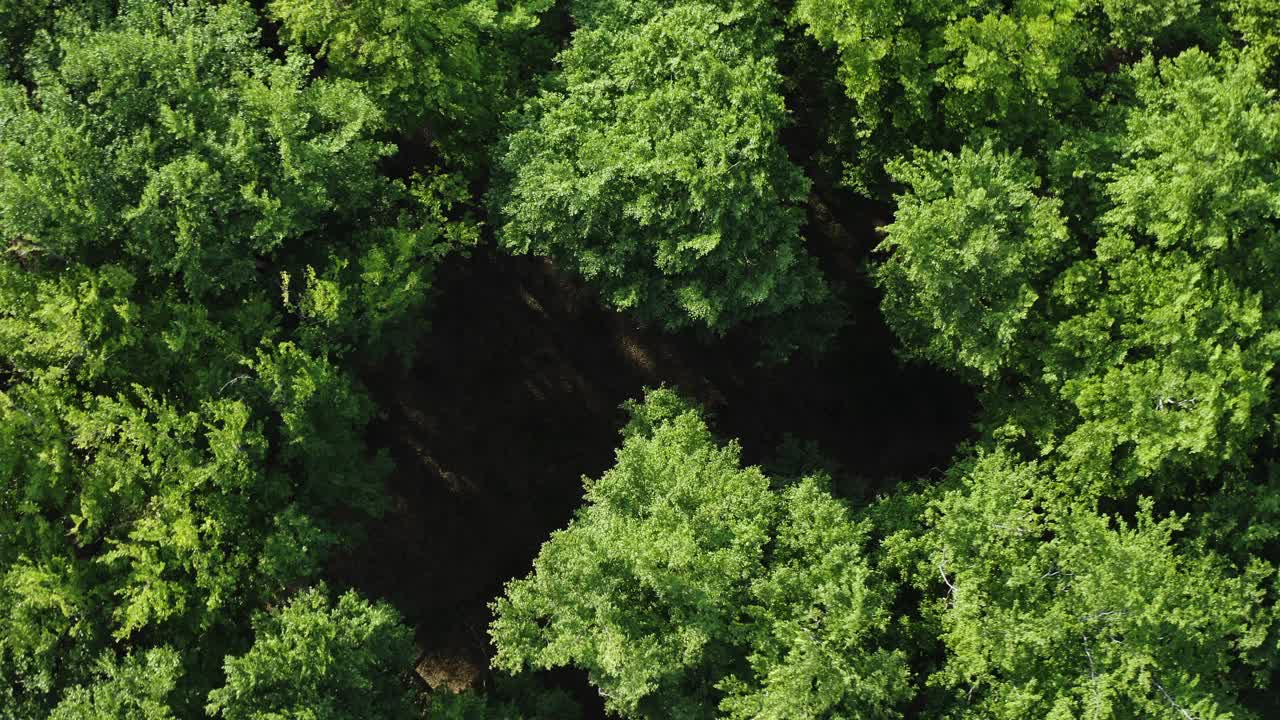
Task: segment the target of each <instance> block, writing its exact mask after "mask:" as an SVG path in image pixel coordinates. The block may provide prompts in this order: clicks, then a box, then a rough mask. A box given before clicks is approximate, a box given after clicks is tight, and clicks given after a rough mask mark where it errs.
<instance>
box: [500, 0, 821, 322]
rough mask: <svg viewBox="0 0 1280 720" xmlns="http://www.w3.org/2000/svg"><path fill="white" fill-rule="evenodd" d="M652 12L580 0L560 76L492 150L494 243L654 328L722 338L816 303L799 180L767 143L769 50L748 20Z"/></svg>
mask: <svg viewBox="0 0 1280 720" xmlns="http://www.w3.org/2000/svg"><path fill="white" fill-rule="evenodd" d="M598 5H600V4H598ZM645 7H650V6H649V5H646V6H645ZM751 9H754V10H755V11H756V12H763V10H760V9H758V8H748V10H751ZM652 10H653V13H652V14H651V15H650V16H647V17H645V18H644V19H641V20H636V21H635V22H621V21H618V20H610V19H609V18H612V17H614V16H613V12H614V10H613V6H612V5H609V4H602V5H601V7H595V6H592V5H588V6H587V12H588V15H587V17H588V18H589V21H588V22H587V24H584V25H583V26H582V27H580V28H579V29H578V30H577V31H576V32H575V33H574V36H573V42H572V45H571V46H570V48H569V49H568V50H566V51H565V52H564V53H562V54H561V56H560V58H559V61H560V63H561V65H562V67H563V70H562V72H561V73H560V74H559V75H558V76H557V77H556V78H555V80H554V83H553V87H552V88H551V89H549V90H547V91H546V92H543V93H542V94H541V95H539V97H538V98H537V99H535V100H534V101H532V102H531V103H530V104H529V105H528V106H527V108H526V109H525V110H524V111H523V112H522V113H521V114H520V116H519V119H518V120H517V124H516V127H515V129H514V131H513V132H512V134H511V136H510V137H509V138H508V139H507V140H506V141H505V143H504V145H503V147H502V149H501V151H500V158H499V160H498V170H499V178H498V180H497V181H496V182H497V187H496V189H495V192H494V194H493V207H494V210H495V213H496V214H497V216H498V217H499V218H500V228H499V232H500V239H501V242H502V244H503V245H504V246H505V247H506V248H508V249H510V250H512V251H515V252H533V253H539V254H545V255H550V256H551V257H553V258H555V259H556V260H557V261H558V262H560V263H563V264H564V265H565V266H567V267H568V268H570V269H572V270H573V271H575V272H577V273H579V274H581V275H582V276H583V277H585V278H586V279H588V280H589V281H591V282H592V283H593V284H594V285H596V286H597V287H599V288H600V290H601V292H602V293H603V295H604V299H605V301H606V302H607V303H608V304H610V305H612V306H614V307H616V308H619V309H623V310H627V311H629V312H631V313H633V314H635V315H636V316H637V317H639V318H640V319H642V320H644V321H647V322H656V323H659V324H661V325H662V326H664V327H666V328H668V329H679V328H683V327H689V326H694V327H700V328H705V329H710V330H712V331H714V332H717V333H723V332H724V331H725V330H727V329H728V328H730V327H732V326H734V325H736V324H739V323H741V322H744V321H747V320H751V319H754V318H761V317H768V316H776V315H778V314H780V313H783V312H785V311H788V310H791V309H794V308H799V307H812V306H813V305H814V304H816V303H820V302H822V301H823V300H824V299H825V298H826V296H827V291H826V288H825V285H824V283H823V281H822V278H821V275H820V273H819V271H818V269H817V266H816V263H815V262H814V261H813V260H812V259H811V258H810V257H809V256H808V255H806V253H805V250H804V245H803V241H802V238H801V236H800V226H801V224H802V223H803V220H804V214H803V211H802V210H801V208H800V207H799V204H800V203H801V202H802V201H803V200H804V198H805V194H806V192H807V190H808V182H807V181H806V180H805V178H804V176H803V174H802V173H801V172H800V170H799V169H798V168H797V167H796V166H795V165H793V164H792V163H791V162H790V161H789V160H788V158H787V155H786V152H785V150H784V149H783V148H782V146H781V145H780V144H779V142H778V132H779V130H780V129H781V127H782V126H783V124H784V122H785V118H786V109H785V106H784V105H783V100H782V97H781V96H780V95H779V93H778V84H779V81H780V78H779V76H778V74H777V71H776V69H775V68H774V60H773V57H772V56H771V55H769V54H768V47H769V44H765V45H764V46H763V47H761V46H759V45H754V44H751V42H749V41H752V40H753V39H754V40H753V41H754V42H759V38H758V37H757V33H754V32H752V29H753V27H754V25H753V23H756V22H762V21H761V20H758V19H756V18H755V17H753V16H751V15H750V14H747V11H746V10H744V11H735V12H726V11H723V10H721V9H720V8H718V7H716V6H714V5H710V4H705V3H697V4H692V5H689V4H677V5H671V6H668V5H667V4H664V3H654V4H652ZM619 12H621V11H619ZM623 17H629V16H627V15H623ZM740 26H741V27H740Z"/></svg>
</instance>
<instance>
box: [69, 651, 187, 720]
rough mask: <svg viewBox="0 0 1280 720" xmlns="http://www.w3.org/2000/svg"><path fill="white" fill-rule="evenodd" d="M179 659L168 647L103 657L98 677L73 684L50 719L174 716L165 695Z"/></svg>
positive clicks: (140, 719)
mask: <svg viewBox="0 0 1280 720" xmlns="http://www.w3.org/2000/svg"><path fill="white" fill-rule="evenodd" d="M181 668H182V661H181V660H180V659H179V658H178V653H177V652H175V651H174V650H173V649H171V648H167V647H165V648H156V649H154V650H148V651H147V653H146V654H145V655H143V656H142V657H138V656H134V655H131V656H128V657H125V658H123V659H121V660H118V661H117V660H116V659H114V658H111V657H110V656H107V657H104V658H103V659H102V660H101V661H100V662H99V664H98V673H99V678H98V680H97V681H96V682H95V683H94V684H93V685H90V686H88V687H76V688H73V689H72V690H71V691H70V692H69V693H67V695H66V697H64V698H63V700H62V702H60V703H58V706H57V707H56V708H54V710H53V714H52V715H50V716H49V718H50V720H174V717H175V716H174V714H173V712H172V709H171V708H170V706H169V699H168V696H169V695H170V694H172V693H173V690H174V685H175V683H176V681H177V678H178V675H179V674H180V673H181Z"/></svg>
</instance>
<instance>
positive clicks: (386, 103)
mask: <svg viewBox="0 0 1280 720" xmlns="http://www.w3.org/2000/svg"><path fill="white" fill-rule="evenodd" d="M550 5H551V2H550V1H549V0H531V1H526V0H519V1H517V2H514V3H511V2H503V3H498V2H496V1H495V0H488V1H487V2H486V1H481V2H475V1H472V0H468V1H466V2H463V1H462V0H396V1H395V2H376V1H374V0H357V1H356V2H340V1H338V0H273V2H271V3H270V6H269V7H270V13H271V15H272V16H273V17H275V18H277V19H278V20H279V21H280V23H281V27H282V30H283V37H284V39H285V40H287V41H288V42H290V43H293V44H298V45H303V46H306V47H311V48H315V52H316V54H317V56H318V57H321V58H323V59H324V60H325V61H326V63H327V64H328V67H329V72H330V73H331V74H334V75H336V76H339V77H345V78H352V79H356V80H360V81H361V82H362V83H363V84H365V85H366V86H367V87H368V88H369V91H370V93H371V94H372V95H373V97H374V98H376V99H377V101H378V103H379V104H380V105H381V106H382V107H383V108H384V109H385V110H386V112H387V113H388V115H389V116H390V119H391V124H392V126H393V127H395V128H397V129H399V130H401V131H402V132H403V133H404V134H406V135H408V134H412V133H414V132H416V131H417V130H418V129H419V125H420V124H422V123H424V122H425V123H427V124H428V132H431V133H433V134H435V135H442V136H444V137H443V138H442V141H439V142H437V144H436V149H437V150H438V151H439V152H442V153H444V154H445V155H447V156H450V157H451V158H453V159H462V160H465V159H467V156H468V155H471V156H474V155H480V154H482V153H480V152H478V151H479V150H480V149H481V147H482V146H484V145H486V144H487V143H489V142H491V141H492V137H491V136H492V134H493V132H494V131H495V130H496V127H497V120H498V117H499V116H500V114H501V113H502V112H503V111H505V110H506V109H508V107H509V106H510V104H511V103H512V101H513V100H514V97H513V96H514V95H515V94H516V93H517V89H516V88H515V87H514V86H513V85H514V83H515V81H516V80H517V78H518V74H519V69H518V66H519V64H520V63H521V62H523V61H525V60H526V58H525V57H521V55H522V52H521V51H522V50H523V48H522V47H521V41H520V39H519V38H518V34H519V33H522V32H526V31H528V30H530V29H532V28H533V27H535V26H536V25H537V23H538V18H537V16H538V14H539V13H541V12H544V11H546V10H547V8H548V7H550ZM433 139H437V138H433Z"/></svg>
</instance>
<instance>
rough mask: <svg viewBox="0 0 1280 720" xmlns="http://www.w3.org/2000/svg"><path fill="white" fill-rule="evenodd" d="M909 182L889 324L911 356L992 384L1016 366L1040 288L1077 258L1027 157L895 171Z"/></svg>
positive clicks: (947, 156) (937, 160) (890, 246)
mask: <svg viewBox="0 0 1280 720" xmlns="http://www.w3.org/2000/svg"><path fill="white" fill-rule="evenodd" d="M889 172H890V173H892V174H893V176H894V178H895V179H897V180H898V181H899V182H902V183H904V184H906V186H907V188H908V192H906V193H904V194H903V195H900V196H898V210H897V214H896V215H895V217H894V222H893V224H891V225H889V226H888V227H887V228H886V231H887V237H886V239H885V241H884V242H883V243H882V244H881V246H880V250H881V251H882V252H886V253H888V257H887V259H886V260H885V261H884V262H883V263H882V264H881V265H880V266H879V268H878V269H877V273H876V280H877V282H878V284H879V285H880V286H881V288H882V289H883V290H884V293H885V295H884V300H883V304H882V308H883V310H884V313H885V316H886V319H887V320H888V321H889V323H890V325H891V326H892V327H893V328H894V330H895V331H897V333H898V334H899V336H901V337H902V338H903V339H904V340H905V341H906V343H907V346H908V350H909V351H911V352H914V353H916V354H919V355H921V356H924V357H926V358H929V359H931V360H933V361H935V362H937V363H938V364H940V365H942V366H944V367H951V368H954V369H957V370H966V371H972V372H974V373H976V374H977V375H978V376H979V377H984V378H990V377H992V376H994V375H995V374H996V373H997V372H999V371H1000V370H1001V369H1002V368H1004V367H1007V366H1008V365H1009V364H1011V362H1013V361H1014V360H1015V358H1014V354H1015V352H1016V348H1018V347H1019V346H1020V345H1021V344H1022V343H1023V342H1024V341H1025V340H1026V339H1027V337H1026V325H1027V324H1028V316H1029V315H1030V314H1031V312H1032V308H1033V306H1034V305H1035V304H1036V302H1037V300H1038V299H1039V297H1040V296H1039V293H1038V292H1037V288H1038V287H1042V286H1043V283H1044V280H1045V278H1046V276H1048V275H1049V274H1050V273H1051V271H1052V270H1053V269H1054V266H1055V263H1056V262H1058V261H1060V260H1061V259H1062V258H1063V256H1064V255H1066V254H1067V253H1068V252H1069V248H1068V245H1067V243H1068V238H1067V229H1066V225H1065V223H1064V222H1063V219H1062V217H1061V214H1060V213H1059V205H1058V203H1057V201H1056V200H1054V199H1053V198H1052V197H1043V196H1041V195H1038V194H1037V190H1038V185H1039V180H1038V179H1037V178H1036V176H1035V173H1034V171H1033V169H1032V168H1031V166H1030V163H1028V162H1027V161H1026V160H1025V159H1023V158H1021V157H1019V156H1018V155H1016V154H1013V155H1011V154H1005V153H1000V152H997V151H996V150H994V149H993V148H992V147H991V145H989V144H988V145H984V146H982V148H980V149H978V150H972V149H969V148H965V149H963V150H961V151H960V154H959V155H953V154H951V153H946V152H944V153H939V154H933V153H921V154H920V155H918V156H917V157H916V158H915V159H914V160H913V161H911V162H898V163H894V164H891V165H890V166H889Z"/></svg>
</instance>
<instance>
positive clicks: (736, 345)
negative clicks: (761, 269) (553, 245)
mask: <svg viewBox="0 0 1280 720" xmlns="http://www.w3.org/2000/svg"><path fill="white" fill-rule="evenodd" d="M810 225H811V230H812V231H814V232H811V238H818V240H817V242H818V243H820V244H821V245H822V247H819V248H816V249H815V252H817V253H818V254H819V256H820V257H821V259H822V261H823V263H824V265H825V267H824V270H825V271H826V272H827V273H828V276H829V277H833V278H839V279H840V280H841V281H842V282H844V283H846V286H847V287H846V296H847V297H846V299H847V301H848V302H849V303H850V305H851V306H852V308H851V309H852V316H853V317H852V321H851V324H849V325H848V326H847V327H845V328H844V329H843V331H842V332H841V333H840V335H839V336H838V338H837V339H836V341H835V343H834V345H833V346H832V347H831V348H830V349H829V351H828V352H827V353H826V354H825V355H823V356H822V357H821V358H817V359H815V358H806V357H804V356H798V357H796V358H794V359H793V360H792V361H791V362H790V363H788V364H787V365H785V366H782V367H761V366H760V365H759V364H758V363H757V362H756V359H757V357H758V352H757V350H756V348H754V347H753V342H752V340H751V338H742V337H739V338H733V337H731V338H728V339H726V340H725V341H723V342H717V343H715V344H713V345H708V344H706V343H704V342H700V341H699V340H698V339H696V338H694V337H692V336H678V335H677V336H671V335H664V334H661V333H659V332H657V331H655V330H647V329H642V328H637V327H636V326H635V324H634V322H633V321H631V320H630V319H628V318H627V317H626V316H624V315H621V314H619V313H615V312H610V311H607V310H604V309H602V308H601V307H600V306H599V305H598V303H597V302H596V299H595V297H594V295H593V294H592V293H591V292H590V291H589V290H588V289H586V288H584V287H583V286H582V285H581V284H580V283H579V282H576V281H575V280H573V279H572V278H568V277H565V276H563V275H562V274H561V273H559V272H557V270H556V269H555V268H554V267H553V266H552V265H551V263H550V262H549V261H546V260H544V259H540V258H529V257H512V256H508V255H506V254H503V253H501V252H499V251H496V250H492V249H488V248H481V249H478V250H476V251H474V252H473V253H472V254H471V256H470V257H462V256H455V257H453V258H452V259H450V260H449V261H447V262H446V263H445V265H444V266H443V267H442V268H441V270H440V273H439V276H438V278H437V288H438V291H439V295H438V297H437V298H436V300H435V301H434V302H433V303H432V307H431V330H430V332H429V334H428V337H427V338H426V339H425V341H424V342H423V343H422V344H421V349H420V352H419V354H418V357H417V359H416V361H415V363H414V365H413V367H412V368H411V369H410V370H407V371H401V370H395V371H392V372H389V373H386V374H385V375H382V376H379V377H370V378H367V379H366V381H367V382H368V383H369V385H370V387H371V391H372V393H373V395H374V398H375V400H376V401H377V402H378V404H379V406H380V408H381V411H382V417H381V419H380V420H379V421H378V422H376V423H375V425H374V426H373V427H372V428H371V432H372V434H373V437H371V438H370V439H371V441H372V443H371V444H372V445H374V446H375V447H386V448H388V449H389V450H390V451H391V453H392V455H393V457H394V459H395V461H396V467H397V470H396V472H395V475H394V477H393V478H392V479H391V481H390V483H389V485H390V487H389V492H390V494H391V496H392V498H393V500H392V502H393V508H392V511H391V512H390V513H389V514H388V515H387V516H386V517H385V518H383V519H382V520H381V521H379V522H377V523H375V524H374V525H373V526H372V527H370V528H368V542H367V543H366V544H365V545H364V546H363V547H361V548H359V549H357V550H355V551H354V552H352V553H351V554H349V555H348V556H346V557H343V558H340V559H339V560H338V561H337V562H336V563H335V565H334V568H333V572H334V574H335V575H337V576H339V578H340V579H341V580H342V581H343V582H345V583H350V584H352V585H354V586H356V587H359V588H361V589H362V590H363V591H364V592H365V593H366V594H368V595H370V596H372V597H382V598H385V599H387V600H389V601H391V602H393V603H394V604H395V605H396V606H397V607H399V608H400V610H401V612H403V613H404V615H405V617H406V619H407V620H408V621H409V622H411V623H413V624H414V625H415V626H416V627H417V628H418V640H419V643H420V646H421V647H422V648H424V657H423V660H422V662H421V663H420V666H419V673H420V674H421V675H423V677H424V679H426V680H427V681H428V683H429V684H431V685H433V686H436V685H440V684H447V685H450V686H452V687H455V688H461V687H463V686H467V685H472V684H482V683H483V682H484V678H485V667H486V666H487V663H488V656H489V652H490V650H489V645H488V638H487V634H486V627H487V624H488V621H489V612H488V607H487V604H488V603H489V602H490V601H491V600H492V599H493V598H494V597H496V596H497V595H498V594H499V593H500V592H501V590H502V585H503V583H504V582H505V581H506V580H508V579H510V578H513V577H517V576H523V575H524V574H526V573H527V572H528V571H529V569H530V567H531V562H532V559H533V557H534V556H535V555H536V554H537V552H538V548H539V547H540V545H541V544H542V542H543V541H545V540H546V539H547V537H548V536H549V535H550V533H551V532H552V531H553V530H556V529H559V528H562V527H564V526H565V525H566V524H567V522H568V520H569V518H570V517H571V515H572V513H573V512H574V510H575V509H576V508H577V507H578V505H579V503H580V501H581V496H582V483H581V477H582V476H583V475H588V476H592V477H594V476H598V475H599V474H600V473H602V472H603V471H604V470H606V469H607V468H608V467H610V466H611V465H612V462H613V452H614V449H615V448H616V447H617V445H618V442H619V438H618V429H619V428H620V427H621V425H622V423H623V421H624V414H623V412H622V410H620V408H619V406H620V404H621V403H622V402H623V401H624V400H627V399H628V398H635V397H638V396H639V395H640V394H641V392H642V390H643V388H645V387H655V386H658V385H661V384H667V385H671V386H675V387H678V388H679V389H681V390H682V391H683V392H685V393H686V394H687V395H689V396H691V397H693V398H695V399H696V400H698V401H699V402H701V403H702V404H703V405H704V406H705V407H706V408H707V409H708V410H710V412H711V414H712V417H713V424H714V426H715V429H716V430H717V432H718V433H719V434H720V435H721V436H723V437H725V438H737V439H739V440H740V441H741V444H742V447H743V455H744V458H745V460H746V462H748V463H752V464H760V463H765V462H768V461H769V459H770V458H771V457H772V456H773V453H774V451H775V450H776V449H777V447H778V445H779V443H780V442H781V441H782V440H783V439H784V437H785V436H786V435H787V434H790V435H792V436H794V437H796V438H798V439H801V440H810V441H816V442H817V443H818V445H819V447H820V449H821V450H822V452H823V454H824V455H826V456H827V457H829V458H830V459H831V460H833V461H835V462H836V463H837V464H838V466H839V467H840V468H842V469H843V474H844V475H845V476H847V477H849V478H859V479H860V480H855V481H854V482H855V483H862V484H863V485H864V487H865V488H866V489H867V491H868V492H869V491H871V490H878V489H884V488H887V487H890V486H891V484H892V482H893V481H894V480H895V479H898V478H913V477H919V476H922V475H925V474H929V473H932V472H934V471H936V469H938V468H943V467H946V466H947V464H948V461H949V459H950V458H951V456H952V454H953V452H954V450H955V447H956V445H957V443H958V442H960V441H961V440H963V439H964V438H965V437H967V436H968V434H969V429H970V421H971V418H972V416H973V413H974V411H975V402H974V399H973V395H972V393H971V392H970V391H969V390H968V389H967V388H965V387H964V386H962V385H960V384H959V383H958V382H957V381H956V380H955V379H953V378H951V377H949V376H947V375H945V374H943V373H941V372H939V371H936V370H933V369H931V368H927V367H921V366H917V365H907V364H904V363H902V362H901V361H900V360H899V359H898V358H897V357H896V356H895V355H894V353H893V350H892V348H893V347H894V346H895V341H894V340H893V337H892V335H891V333H890V332H889V331H888V329H887V328H886V327H885V326H884V325H883V323H882V321H881V319H880V314H879V311H878V309H877V307H876V305H877V302H878V298H877V297H876V294H875V292H874V290H873V289H872V288H871V287H870V284H869V283H868V282H866V280H865V278H863V277H862V273H861V265H862V263H863V259H864V258H865V256H866V253H867V249H868V248H869V247H870V246H871V245H874V243H875V240H876V238H875V237H874V233H871V232H868V233H867V236H866V237H862V238H855V237H852V236H849V235H848V234H847V233H845V232H844V231H843V229H842V226H841V225H840V223H838V222H837V221H836V220H835V219H834V218H832V217H830V213H828V212H827V211H826V209H825V206H824V205H823V204H822V203H821V202H820V201H818V200H817V199H816V197H815V199H814V201H813V202H812V203H811V223H810ZM866 226H867V227H870V226H871V223H867V224H866ZM812 242H813V240H812V239H811V243H812ZM847 484H848V483H847V482H846V483H845V485H846V487H847ZM555 681H556V682H557V684H562V685H565V684H567V685H569V686H570V687H572V688H573V689H574V690H575V691H576V693H577V694H579V695H580V696H584V699H590V698H591V696H593V695H594V694H593V693H590V694H588V693H589V691H588V690H587V688H586V684H585V680H584V679H582V678H580V677H577V676H575V675H573V674H572V673H569V674H563V675H558V676H557V677H556V678H555ZM591 712H592V713H593V714H594V713H596V712H599V708H598V707H596V708H593V709H591Z"/></svg>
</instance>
